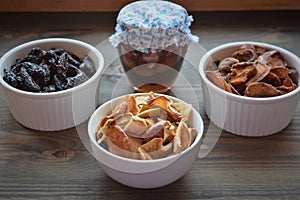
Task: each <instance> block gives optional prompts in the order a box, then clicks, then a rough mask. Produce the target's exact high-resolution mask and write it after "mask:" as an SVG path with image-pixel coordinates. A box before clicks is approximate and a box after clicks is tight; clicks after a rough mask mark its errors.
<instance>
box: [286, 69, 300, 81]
mask: <svg viewBox="0 0 300 200" xmlns="http://www.w3.org/2000/svg"><path fill="white" fill-rule="evenodd" d="M288 71H289V72H288V74H289V77H290V78H291V79H292V81H293V83H295V84H296V85H298V80H299V75H298V71H297V70H296V69H295V68H294V67H288Z"/></svg>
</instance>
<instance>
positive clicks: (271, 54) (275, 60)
mask: <svg viewBox="0 0 300 200" xmlns="http://www.w3.org/2000/svg"><path fill="white" fill-rule="evenodd" d="M258 60H259V61H261V62H264V63H266V64H267V65H269V66H272V68H276V67H286V66H287V63H286V62H285V61H284V60H283V58H282V56H281V54H280V51H278V50H272V51H267V52H265V53H264V54H262V55H261V56H259V57H258Z"/></svg>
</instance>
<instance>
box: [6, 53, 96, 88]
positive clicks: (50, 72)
mask: <svg viewBox="0 0 300 200" xmlns="http://www.w3.org/2000/svg"><path fill="white" fill-rule="evenodd" d="M95 71H96V69H95V68H94V66H93V64H92V63H91V61H90V60H89V59H88V57H87V56H85V57H84V58H82V59H80V58H79V57H78V56H76V55H75V54H73V53H71V52H69V51H66V50H64V49H62V48H52V49H50V50H48V51H46V50H42V49H40V48H32V49H31V51H30V52H29V54H28V55H27V57H24V58H20V59H17V60H16V62H15V64H13V65H12V66H10V68H7V69H4V77H3V79H4V81H6V82H7V83H8V84H9V85H11V86H12V87H15V88H17V89H20V90H23V91H28V92H37V93H39V92H40V93H45V92H56V91H62V90H66V89H69V88H73V87H75V86H77V85H79V84H81V83H83V82H85V81H87V80H88V79H89V78H90V77H91V76H92V75H93V74H94V73H95Z"/></svg>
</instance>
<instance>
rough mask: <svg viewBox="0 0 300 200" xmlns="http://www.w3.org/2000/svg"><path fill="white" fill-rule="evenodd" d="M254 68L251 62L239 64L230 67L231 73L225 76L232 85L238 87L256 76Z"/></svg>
mask: <svg viewBox="0 0 300 200" xmlns="http://www.w3.org/2000/svg"><path fill="white" fill-rule="evenodd" d="M256 72H257V70H256V67H255V66H254V64H253V63H252V62H241V63H237V64H234V65H233V66H232V72H231V73H230V74H228V75H227V77H228V78H229V80H230V83H231V84H232V85H234V86H235V85H240V84H243V83H246V81H247V80H248V79H250V78H252V77H253V76H254V75H255V74H256Z"/></svg>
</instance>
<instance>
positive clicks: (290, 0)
mask: <svg viewBox="0 0 300 200" xmlns="http://www.w3.org/2000/svg"><path fill="white" fill-rule="evenodd" d="M129 2H132V0H42V1H40V0H0V3H1V7H0V12H1V11H2V12H37V11H40V12H98V11H118V10H120V8H122V7H123V6H124V5H126V4H127V3H129ZM173 2H176V3H179V4H181V5H183V6H184V7H185V8H186V9H187V10H189V11H234V10H299V9H300V1H295V0H272V1H270V0H252V1H248V0H210V1H207V0H189V1H187V0H175V1H173Z"/></svg>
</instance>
